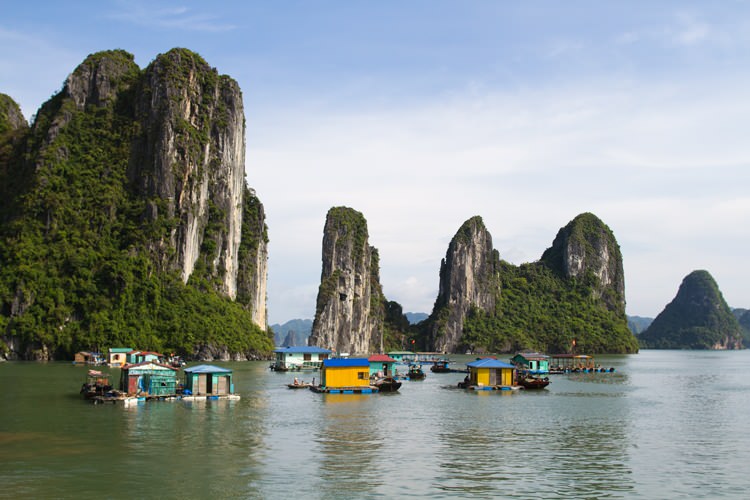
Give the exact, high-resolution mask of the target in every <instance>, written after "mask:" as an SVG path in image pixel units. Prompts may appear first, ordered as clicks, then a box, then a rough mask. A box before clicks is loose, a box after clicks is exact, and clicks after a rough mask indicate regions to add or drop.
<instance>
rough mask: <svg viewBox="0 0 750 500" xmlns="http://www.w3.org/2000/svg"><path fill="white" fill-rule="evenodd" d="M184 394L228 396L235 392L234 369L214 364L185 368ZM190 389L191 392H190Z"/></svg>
mask: <svg viewBox="0 0 750 500" xmlns="http://www.w3.org/2000/svg"><path fill="white" fill-rule="evenodd" d="M183 371H184V372H185V383H184V389H183V393H184V394H192V395H195V396H228V395H230V394H234V382H233V381H232V370H230V369H229V368H222V367H220V366H213V365H198V366H191V367H189V368H185V369H184V370H183ZM188 391H189V393H188Z"/></svg>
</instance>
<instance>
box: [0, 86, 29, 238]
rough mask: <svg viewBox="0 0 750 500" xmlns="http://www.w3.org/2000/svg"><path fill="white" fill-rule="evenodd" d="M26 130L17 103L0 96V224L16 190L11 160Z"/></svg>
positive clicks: (17, 152) (27, 126) (7, 97)
mask: <svg viewBox="0 0 750 500" xmlns="http://www.w3.org/2000/svg"><path fill="white" fill-rule="evenodd" d="M28 128H29V125H28V123H26V118H24V116H23V113H21V107H20V106H19V105H18V103H16V102H15V101H14V100H13V99H12V98H11V97H10V96H8V95H5V94H0V179H4V180H6V182H3V183H0V224H2V223H3V221H4V220H5V216H6V204H7V203H8V201H9V200H10V199H11V197H12V193H13V192H14V191H16V190H17V186H15V185H14V182H13V179H14V177H15V172H13V168H14V165H13V164H12V160H13V158H14V156H17V155H18V154H19V151H18V148H19V147H20V146H21V140H22V138H23V136H24V135H25V134H26V133H27V131H28Z"/></svg>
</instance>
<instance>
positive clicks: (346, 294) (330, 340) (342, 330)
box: [309, 207, 385, 354]
mask: <svg viewBox="0 0 750 500" xmlns="http://www.w3.org/2000/svg"><path fill="white" fill-rule="evenodd" d="M379 273H380V271H379V264H378V254H377V250H376V249H375V248H373V247H371V246H370V245H369V243H368V232H367V221H366V220H365V218H364V216H363V215H362V214H361V213H360V212H357V211H356V210H353V209H351V208H347V207H334V208H332V209H330V210H329V211H328V215H327V216H326V223H325V228H324V230H323V269H322V272H321V283H320V288H319V290H318V299H317V306H316V312H315V320H314V321H313V327H312V333H311V335H310V339H309V343H310V345H314V346H319V347H324V348H327V349H334V350H336V351H337V352H348V353H351V354H366V353H369V352H380V351H382V347H383V345H382V343H383V334H382V327H383V315H384V312H383V306H382V304H383V303H384V302H385V300H384V298H383V296H382V289H381V287H380V277H379Z"/></svg>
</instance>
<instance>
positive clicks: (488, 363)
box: [466, 358, 515, 368]
mask: <svg viewBox="0 0 750 500" xmlns="http://www.w3.org/2000/svg"><path fill="white" fill-rule="evenodd" d="M466 366H468V367H470V368H515V366H513V365H511V364H509V363H503V362H502V361H499V360H497V359H491V358H483V359H479V360H477V361H472V362H471V363H466Z"/></svg>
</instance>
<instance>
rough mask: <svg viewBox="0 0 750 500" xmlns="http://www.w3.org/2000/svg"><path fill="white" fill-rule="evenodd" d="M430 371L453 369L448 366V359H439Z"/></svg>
mask: <svg viewBox="0 0 750 500" xmlns="http://www.w3.org/2000/svg"><path fill="white" fill-rule="evenodd" d="M430 371H431V372H433V373H450V372H451V369H450V368H448V360H447V359H439V360H437V361H435V363H434V364H433V365H432V366H431V367H430Z"/></svg>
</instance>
